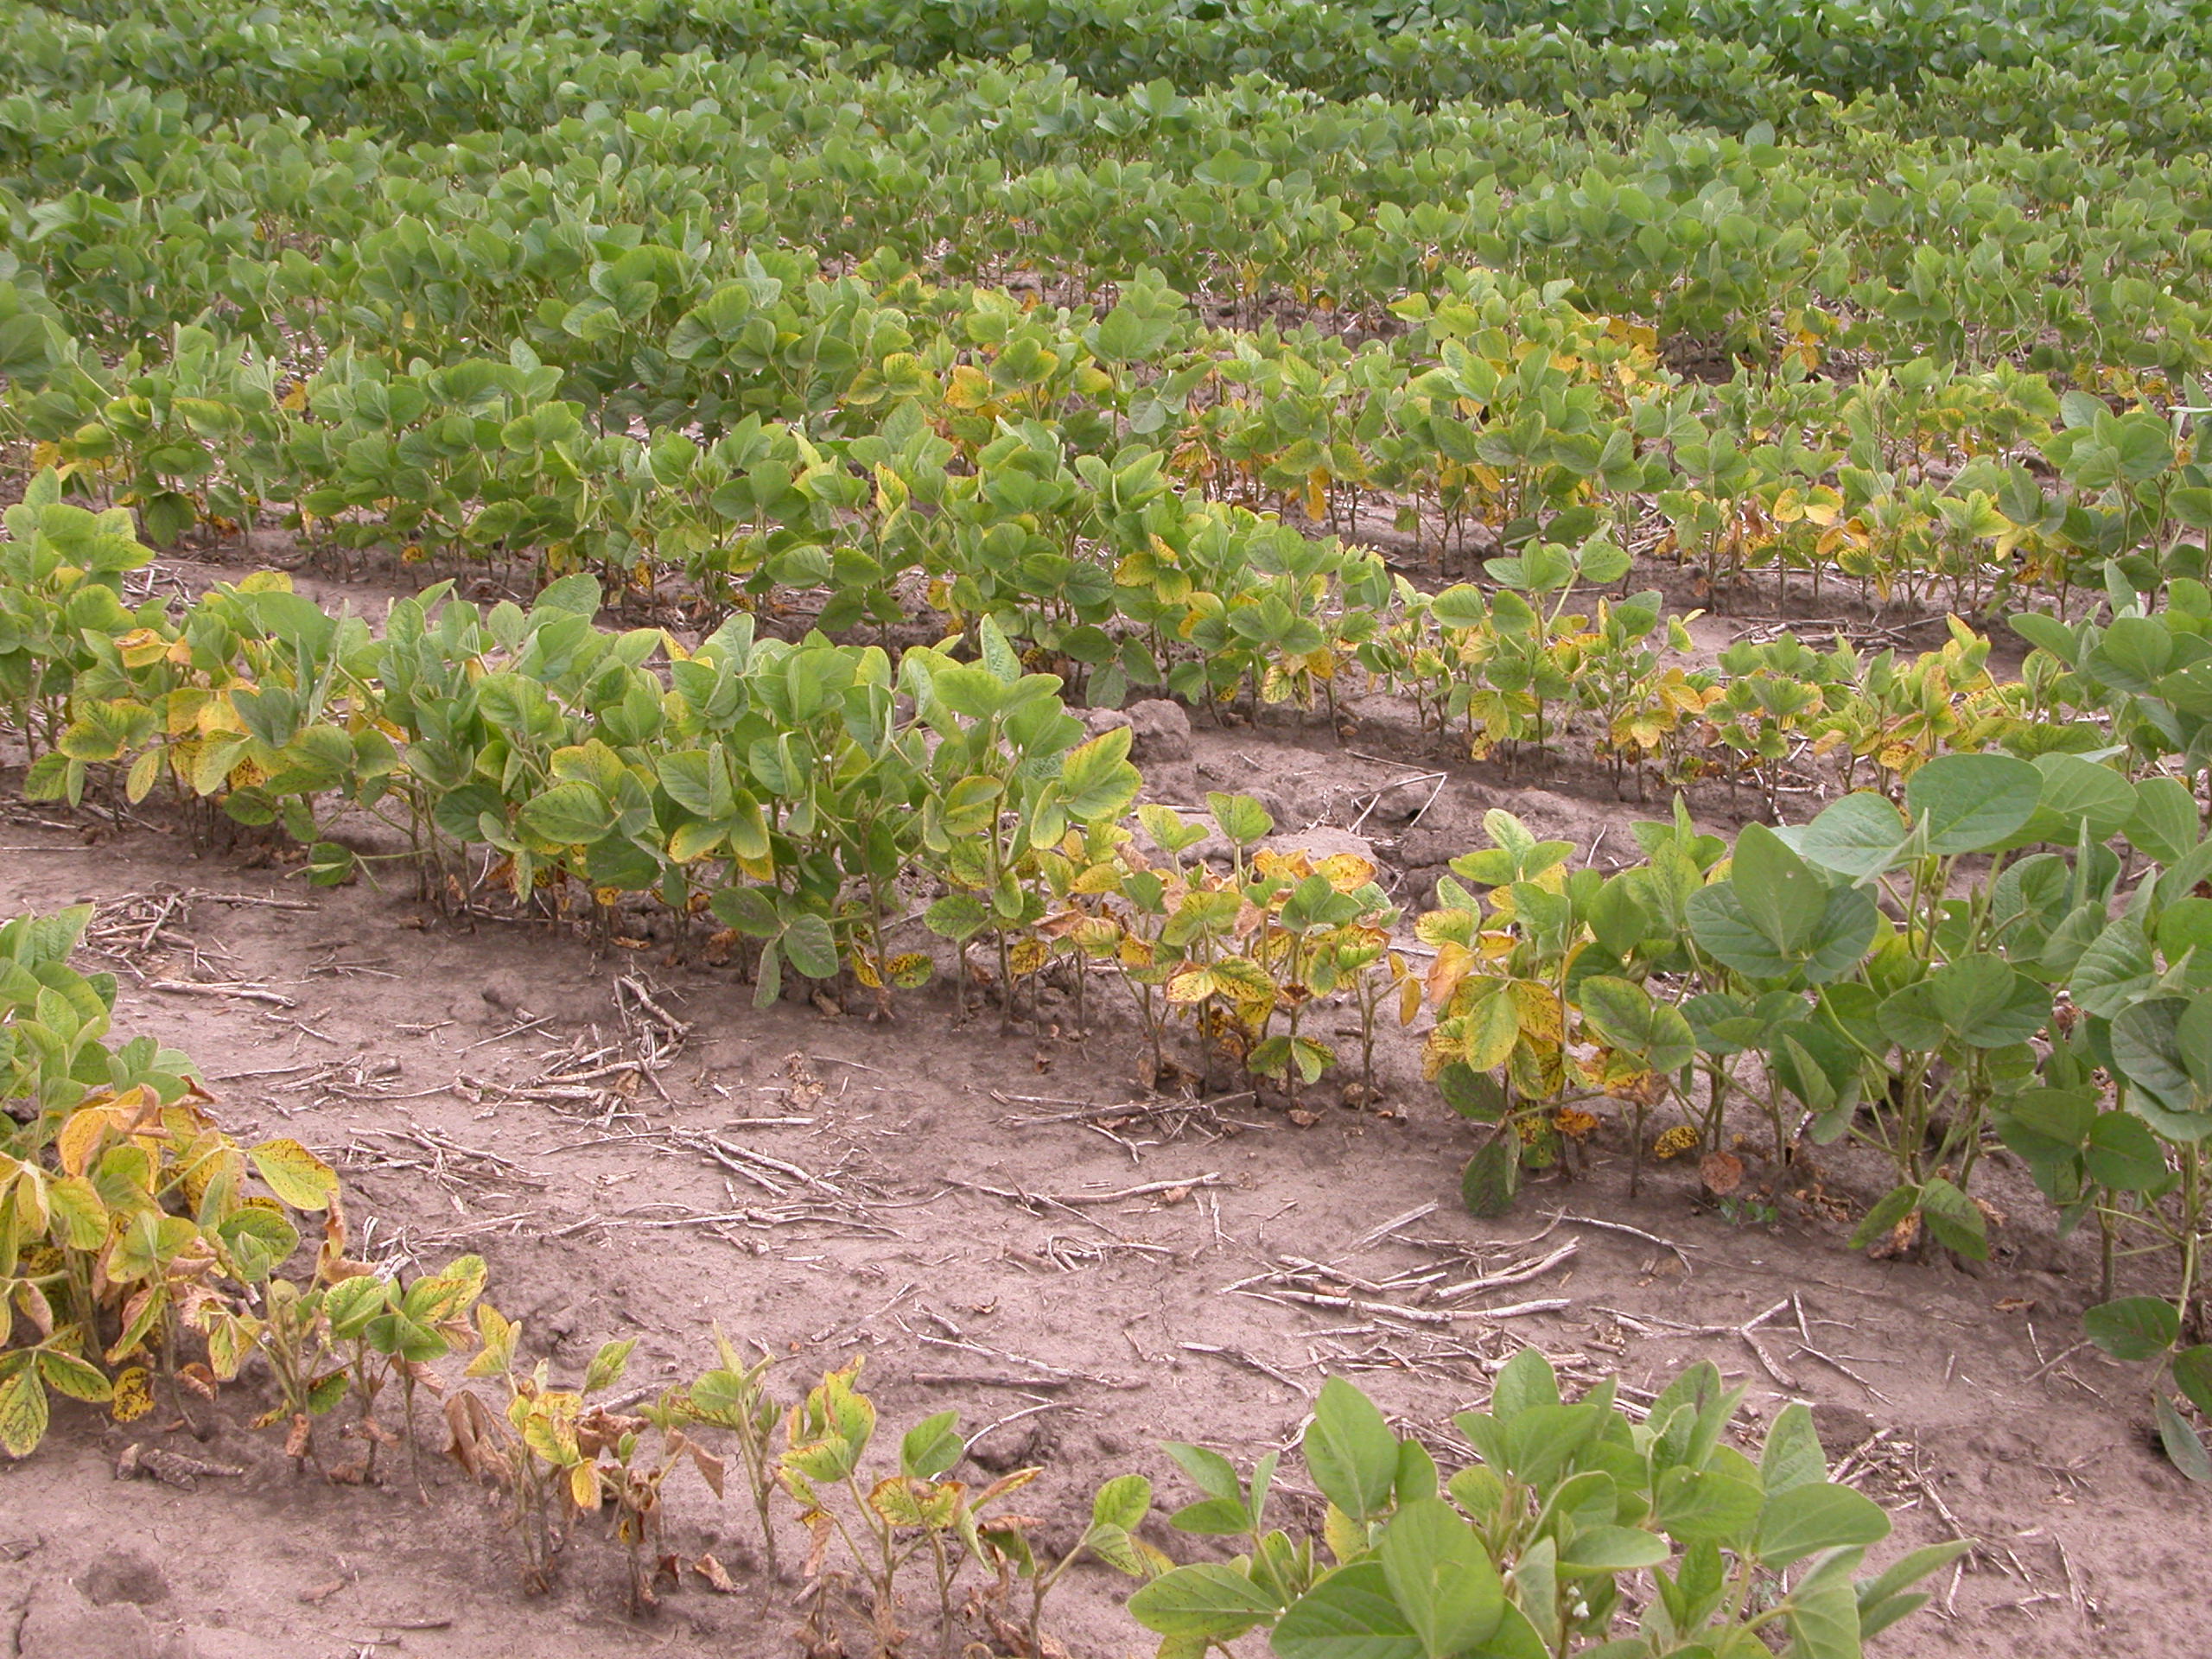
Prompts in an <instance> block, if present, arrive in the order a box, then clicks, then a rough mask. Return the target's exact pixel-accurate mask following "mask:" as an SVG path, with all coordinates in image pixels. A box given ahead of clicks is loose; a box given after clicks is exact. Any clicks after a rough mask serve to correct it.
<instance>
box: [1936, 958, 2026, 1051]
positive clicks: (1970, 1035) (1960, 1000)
mask: <svg viewBox="0 0 2212 1659" xmlns="http://www.w3.org/2000/svg"><path fill="white" fill-rule="evenodd" d="M1929 995H1930V998H1931V1000H1932V1002H1933V1006H1934V1011H1935V1014H1936V1018H1937V1019H1939V1020H1942V1023H1943V1027H1944V1029H1945V1030H1946V1031H1948V1032H1949V1033H1950V1034H1951V1035H1952V1036H1954V1037H1955V1038H1957V1039H1959V1041H1961V1042H1962V1043H1964V1044H1966V1045H1967V1047H1969V1048H2003V1047H2005V1046H2006V1045H2007V1044H2011V1043H2024V1042H2025V1041H2027V1040H2028V1039H2029V1038H2031V1037H2032V1036H2034V1035H2035V1034H2036V1033H2037V1032H2038V1031H2040V1030H2041V1029H2042V1028H2043V1026H2044V1021H2046V1020H2049V1019H2050V992H2049V991H2047V990H2045V989H2044V988H2043V987H2042V986H2040V985H2038V984H2037V983H2036V982H2035V981H2033V980H2031V979H2030V978H2029V977H2028V976H2026V975H2025V974H2023V973H2020V972H2018V970H2016V969H2014V968H2013V967H2012V965H2011V964H2010V963H2007V962H2005V960H2004V959H2003V958H2002V957H1994V956H1984V957H1964V958H1962V959H1961V960H1959V961H1956V962H1952V963H1946V964H1945V965H1944V966H1943V967H1941V968H1939V969H1936V972H1935V973H1934V975H1932V976H1930V978H1929Z"/></svg>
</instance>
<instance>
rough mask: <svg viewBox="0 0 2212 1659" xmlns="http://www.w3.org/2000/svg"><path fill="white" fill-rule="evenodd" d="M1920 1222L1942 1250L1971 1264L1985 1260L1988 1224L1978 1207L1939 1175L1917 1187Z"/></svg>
mask: <svg viewBox="0 0 2212 1659" xmlns="http://www.w3.org/2000/svg"><path fill="white" fill-rule="evenodd" d="M1920 1219H1921V1222H1922V1224H1923V1225H1924V1226H1926V1227H1927V1229H1928V1230H1929V1232H1930V1233H1931V1234H1933V1235H1934V1236H1935V1238H1936V1243H1939V1244H1941V1245H1942V1246H1943V1247H1944V1248H1945V1249H1953V1250H1956V1251H1957V1252H1958V1253H1959V1254H1960V1255H1963V1256H1966V1257H1968V1258H1969V1259H1971V1260H1973V1261H1975V1262H1986V1261H1987V1260H1988V1259H1989V1223H1988V1219H1987V1218H1986V1217H1985V1216H1983V1214H1982V1213H1981V1206H1980V1205H1978V1204H1976V1203H1975V1202H1974V1200H1973V1199H1972V1198H1968V1197H1967V1195H1966V1194H1965V1193H1964V1192H1961V1191H1960V1190H1959V1188H1958V1187H1957V1186H1955V1185H1953V1184H1952V1183H1951V1182H1949V1181H1948V1180H1946V1179H1943V1177H1942V1176H1941V1175H1931V1176H1929V1178H1928V1179H1927V1180H1925V1181H1923V1183H1922V1184H1921V1187H1920Z"/></svg>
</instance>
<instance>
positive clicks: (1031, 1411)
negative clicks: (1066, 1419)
mask: <svg viewBox="0 0 2212 1659" xmlns="http://www.w3.org/2000/svg"><path fill="white" fill-rule="evenodd" d="M1077 1409H1079V1408H1077V1407H1073V1406H1071V1405H1069V1404H1068V1402H1066V1401H1065V1400H1040V1401H1039V1402H1037V1403H1036V1404H1035V1405H1033V1406H1024V1407H1023V1408H1021V1409H1020V1411H1010V1412H1008V1413H1007V1414H1006V1415H1005V1416H1003V1417H1001V1418H1000V1419H999V1420H998V1421H996V1422H992V1423H985V1424H984V1425H983V1426H982V1427H981V1428H979V1429H977V1430H976V1432H975V1433H973V1434H970V1435H969V1437H968V1450H969V1451H970V1452H973V1451H974V1450H975V1449H976V1446H977V1445H978V1444H980V1443H981V1441H982V1438H983V1436H985V1435H986V1434H989V1433H995V1431H997V1430H999V1429H1001V1428H1004V1427H1006V1426H1007V1424H1008V1423H1018V1422H1020V1421H1021V1420H1022V1419H1023V1418H1025V1417H1034V1416H1035V1415H1036V1414H1038V1413H1039V1412H1040V1411H1073V1410H1077Z"/></svg>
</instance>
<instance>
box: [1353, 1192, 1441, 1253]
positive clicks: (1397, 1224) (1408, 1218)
mask: <svg viewBox="0 0 2212 1659" xmlns="http://www.w3.org/2000/svg"><path fill="white" fill-rule="evenodd" d="M1436 1211H1437V1205H1436V1204H1435V1203H1434V1201H1433V1200H1432V1201H1431V1202H1429V1203H1427V1204H1424V1205H1420V1206H1419V1207H1418V1208H1416V1209H1412V1210H1408V1211H1406V1213H1405V1214H1404V1215H1402V1216H1393V1217H1390V1219H1389V1220H1388V1221H1386V1222H1384V1223H1383V1224H1382V1225H1381V1226H1380V1227H1370V1228H1369V1229H1368V1230H1366V1231H1365V1232H1363V1233H1362V1234H1361V1235H1360V1236H1358V1237H1357V1238H1355V1239H1354V1240H1352V1242H1351V1243H1349V1244H1347V1245H1345V1246H1344V1249H1342V1250H1341V1251H1340V1252H1338V1254H1340V1255H1357V1254H1358V1253H1359V1252H1360V1251H1362V1250H1363V1249H1366V1248H1367V1247H1368V1246H1369V1245H1370V1244H1374V1243H1379V1242H1380V1241H1382V1240H1383V1239H1385V1238H1388V1237H1389V1236H1390V1235H1391V1234H1392V1233H1395V1232H1396V1231H1397V1230H1398V1229H1400V1228H1401V1227H1410V1226H1412V1225H1413V1224H1414V1223H1415V1222H1417V1221H1421V1220H1424V1219H1426V1218H1427V1217H1430V1216H1433V1215H1434V1214H1435V1213H1436Z"/></svg>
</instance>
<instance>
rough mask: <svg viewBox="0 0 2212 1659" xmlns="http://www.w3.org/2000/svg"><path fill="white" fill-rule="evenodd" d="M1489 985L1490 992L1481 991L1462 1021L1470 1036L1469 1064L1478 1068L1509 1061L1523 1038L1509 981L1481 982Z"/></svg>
mask: <svg viewBox="0 0 2212 1659" xmlns="http://www.w3.org/2000/svg"><path fill="white" fill-rule="evenodd" d="M1478 985H1479V986H1486V987H1487V988H1488V990H1487V993H1486V994H1485V993H1484V992H1483V991H1480V990H1478V993H1477V1000H1476V1001H1475V1005H1474V1006H1473V1007H1471V1008H1470V1009H1469V1010H1468V1011H1467V1013H1466V1014H1465V1016H1464V1018H1463V1020H1462V1021H1461V1027H1460V1028H1461V1030H1462V1031H1464V1032H1465V1036H1466V1051H1467V1052H1466V1058H1467V1064H1468V1065H1471V1066H1472V1067H1473V1068H1474V1069H1475V1070H1476V1071H1491V1070H1494V1069H1495V1068H1496V1067H1497V1066H1500V1065H1504V1064H1505V1062H1506V1059H1507V1058H1509V1057H1510V1055H1511V1054H1512V1052H1513V1046H1514V1045H1515V1044H1516V1042H1518V1041H1519V1040H1520V1038H1521V1025H1520V1021H1519V1020H1518V1019H1516V1017H1515V1009H1514V1001H1513V999H1512V998H1511V997H1510V996H1509V995H1505V988H1506V982H1504V981H1503V980H1495V979H1493V980H1483V981H1478Z"/></svg>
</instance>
